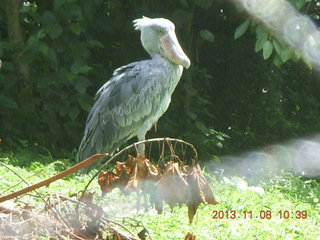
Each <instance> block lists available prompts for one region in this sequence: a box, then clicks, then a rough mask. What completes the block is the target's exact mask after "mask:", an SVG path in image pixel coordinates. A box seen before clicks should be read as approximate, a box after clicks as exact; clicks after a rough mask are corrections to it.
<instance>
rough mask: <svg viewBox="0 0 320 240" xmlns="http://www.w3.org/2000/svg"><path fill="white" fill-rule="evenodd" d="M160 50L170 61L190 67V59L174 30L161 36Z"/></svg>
mask: <svg viewBox="0 0 320 240" xmlns="http://www.w3.org/2000/svg"><path fill="white" fill-rule="evenodd" d="M160 52H161V55H162V56H164V57H165V58H167V59H168V60H169V61H171V62H173V63H175V64H177V65H182V66H184V67H185V68H189V67H190V60H189V58H188V57H187V55H186V54H185V53H184V52H183V50H182V48H181V46H180V44H179V42H178V39H177V37H176V34H175V33H174V31H170V32H168V33H166V34H165V35H163V36H161V37H160Z"/></svg>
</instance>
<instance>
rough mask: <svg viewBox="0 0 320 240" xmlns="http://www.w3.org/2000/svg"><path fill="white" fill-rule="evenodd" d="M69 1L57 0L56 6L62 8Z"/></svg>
mask: <svg viewBox="0 0 320 240" xmlns="http://www.w3.org/2000/svg"><path fill="white" fill-rule="evenodd" d="M66 2H67V0H55V1H54V6H55V8H56V9H58V8H60V7H61V6H62V5H64V4H65V3H66Z"/></svg>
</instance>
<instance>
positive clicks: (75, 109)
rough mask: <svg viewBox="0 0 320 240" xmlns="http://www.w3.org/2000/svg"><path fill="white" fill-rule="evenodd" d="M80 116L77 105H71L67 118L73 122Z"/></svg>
mask: <svg viewBox="0 0 320 240" xmlns="http://www.w3.org/2000/svg"><path fill="white" fill-rule="evenodd" d="M79 114H80V109H79V107H78V106H77V105H73V106H72V107H71V109H70V112H69V116H70V118H71V120H72V121H74V120H75V119H76V118H77V117H78V116H79Z"/></svg>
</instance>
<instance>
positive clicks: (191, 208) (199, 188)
mask: <svg viewBox="0 0 320 240" xmlns="http://www.w3.org/2000/svg"><path fill="white" fill-rule="evenodd" d="M187 181H188V183H189V188H190V192H191V194H190V195H189V196H190V198H189V200H188V201H187V206H188V215H189V222H190V223H192V221H193V217H194V215H195V214H196V212H197V209H198V207H199V205H200V203H203V204H212V205H215V204H217V203H218V202H217V200H216V199H215V197H214V195H213V192H212V191H211V188H210V187H209V184H208V182H207V180H206V178H205V177H204V176H203V174H202V172H201V168H200V165H199V164H197V165H195V166H194V167H193V169H192V171H191V173H190V174H189V175H188V177H187Z"/></svg>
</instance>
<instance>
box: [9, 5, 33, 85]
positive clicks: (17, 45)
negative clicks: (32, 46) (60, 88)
mask: <svg viewBox="0 0 320 240" xmlns="http://www.w3.org/2000/svg"><path fill="white" fill-rule="evenodd" d="M21 5H22V0H7V1H6V15H7V29H8V30H7V31H8V38H9V42H10V43H11V44H12V45H13V47H14V49H15V52H14V54H13V59H12V60H13V62H14V64H15V67H16V69H17V72H18V74H19V76H20V77H22V78H24V79H25V80H27V79H28V78H29V72H30V71H29V66H28V65H27V64H24V63H22V62H21V61H20V59H21V57H22V54H23V53H22V50H23V45H24V38H23V32H22V27H21V22H20V15H19V10H20V8H21Z"/></svg>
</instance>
